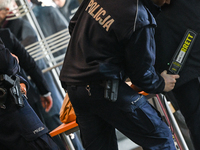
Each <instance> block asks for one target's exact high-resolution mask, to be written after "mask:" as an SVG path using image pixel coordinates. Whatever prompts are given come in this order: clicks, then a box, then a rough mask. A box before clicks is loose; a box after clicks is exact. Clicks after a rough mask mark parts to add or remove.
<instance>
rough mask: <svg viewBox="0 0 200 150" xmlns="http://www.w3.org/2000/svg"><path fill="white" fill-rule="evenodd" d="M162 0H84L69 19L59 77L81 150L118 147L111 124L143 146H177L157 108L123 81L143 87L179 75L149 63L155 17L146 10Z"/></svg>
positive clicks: (153, 88) (152, 89)
mask: <svg viewBox="0 0 200 150" xmlns="http://www.w3.org/2000/svg"><path fill="white" fill-rule="evenodd" d="M164 3H168V4H169V3H170V0H152V1H150V0H147V1H145V0H130V1H124V0H109V1H104V0H84V1H83V2H82V4H81V5H80V7H79V9H78V10H77V12H76V14H75V15H74V17H73V18H72V19H71V21H70V25H69V31H70V34H71V39H70V43H69V46H68V50H67V53H66V56H65V60H64V64H63V67H62V70H61V75H60V80H61V82H62V85H63V87H64V88H65V89H66V90H67V92H68V94H69V98H70V100H71V102H72V105H73V107H74V109H75V113H76V116H77V123H78V125H79V128H80V133H81V138H82V143H83V146H84V148H85V149H86V150H94V149H95V150H117V149H118V147H117V138H116V135H115V128H116V129H118V130H119V131H121V132H122V133H123V134H124V135H126V136H127V137H128V138H129V139H131V140H132V141H134V142H135V143H137V144H139V145H141V146H142V147H143V149H144V150H147V149H148V150H175V149H176V148H175V146H174V142H173V139H172V135H171V132H170V130H169V128H168V126H167V125H166V124H165V123H164V122H163V121H162V120H161V118H160V117H159V114H158V112H157V111H156V110H155V109H154V108H153V107H152V106H151V105H150V104H149V103H148V101H147V99H146V97H144V96H142V95H140V94H138V93H137V92H136V91H135V90H133V89H132V88H130V87H129V86H128V85H127V84H126V83H125V82H124V80H125V79H126V77H129V78H130V80H131V82H132V83H133V84H134V85H135V86H137V87H138V88H140V89H141V90H144V91H146V92H148V93H160V92H163V91H165V92H168V91H170V90H172V89H173V88H174V85H175V82H176V79H177V78H179V76H178V75H169V74H167V73H166V71H163V72H162V73H161V75H160V74H157V73H156V72H155V69H154V67H153V65H154V61H155V41H154V31H155V27H156V22H155V20H154V17H153V15H152V14H151V12H150V10H154V9H156V10H157V9H160V7H159V6H162V5H164ZM147 4H148V5H147ZM147 6H148V7H149V9H148V8H147ZM152 8H153V9H152Z"/></svg>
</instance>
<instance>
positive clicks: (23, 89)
mask: <svg viewBox="0 0 200 150" xmlns="http://www.w3.org/2000/svg"><path fill="white" fill-rule="evenodd" d="M20 89H21V93H22V94H24V95H26V85H25V84H24V83H20Z"/></svg>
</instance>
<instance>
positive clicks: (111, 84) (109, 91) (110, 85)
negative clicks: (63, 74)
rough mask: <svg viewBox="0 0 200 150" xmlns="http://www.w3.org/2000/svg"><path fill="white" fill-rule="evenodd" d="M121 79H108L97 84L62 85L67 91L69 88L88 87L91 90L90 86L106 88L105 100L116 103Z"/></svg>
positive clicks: (96, 82)
mask: <svg viewBox="0 0 200 150" xmlns="http://www.w3.org/2000/svg"><path fill="white" fill-rule="evenodd" d="M119 81H120V80H119V79H108V80H100V81H95V82H85V83H84V82H82V83H73V84H72V83H71V84H70V83H67V84H62V85H63V87H64V88H65V89H67V86H70V87H72V88H73V87H74V88H76V87H77V86H87V87H88V88H87V89H89V87H90V86H95V85H97V86H103V87H104V98H105V99H108V100H109V101H112V102H115V101H116V100H117V97H118V89H119Z"/></svg>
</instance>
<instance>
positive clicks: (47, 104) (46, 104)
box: [40, 95, 53, 112]
mask: <svg viewBox="0 0 200 150" xmlns="http://www.w3.org/2000/svg"><path fill="white" fill-rule="evenodd" d="M40 99H41V103H42V107H43V108H44V109H45V111H46V112H49V111H50V109H51V107H52V106H53V100H52V97H51V95H49V96H47V97H43V96H41V97H40Z"/></svg>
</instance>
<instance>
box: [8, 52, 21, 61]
mask: <svg viewBox="0 0 200 150" xmlns="http://www.w3.org/2000/svg"><path fill="white" fill-rule="evenodd" d="M10 54H11V55H12V56H13V57H15V58H16V59H17V62H18V63H19V59H18V57H17V56H16V55H14V54H12V53H10Z"/></svg>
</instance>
